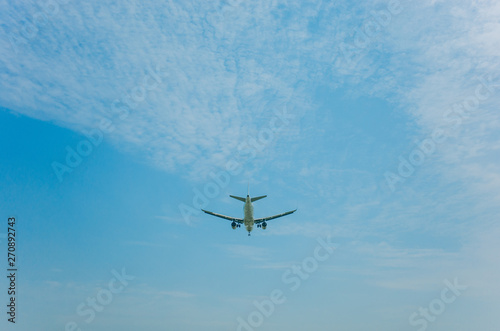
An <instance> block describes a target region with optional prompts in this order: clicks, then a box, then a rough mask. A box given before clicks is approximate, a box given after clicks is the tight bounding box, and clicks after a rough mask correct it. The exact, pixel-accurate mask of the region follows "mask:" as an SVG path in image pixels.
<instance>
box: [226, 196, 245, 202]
mask: <svg viewBox="0 0 500 331" xmlns="http://www.w3.org/2000/svg"><path fill="white" fill-rule="evenodd" d="M230 197H231V198H233V199H236V200H240V201H243V202H246V200H245V198H242V197H237V196H234V195H230Z"/></svg>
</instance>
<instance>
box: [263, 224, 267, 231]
mask: <svg viewBox="0 0 500 331" xmlns="http://www.w3.org/2000/svg"><path fill="white" fill-rule="evenodd" d="M266 227H267V223H266V222H264V223H262V230H265V229H266Z"/></svg>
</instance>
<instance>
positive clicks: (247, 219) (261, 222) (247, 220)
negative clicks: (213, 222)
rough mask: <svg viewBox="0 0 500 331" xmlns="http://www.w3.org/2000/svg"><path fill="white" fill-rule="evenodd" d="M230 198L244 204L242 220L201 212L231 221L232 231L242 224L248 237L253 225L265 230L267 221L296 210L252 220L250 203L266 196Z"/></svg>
mask: <svg viewBox="0 0 500 331" xmlns="http://www.w3.org/2000/svg"><path fill="white" fill-rule="evenodd" d="M230 197H231V198H233V199H236V200H240V201H242V202H244V203H245V205H244V206H243V212H244V217H243V219H241V218H236V217H231V216H225V215H221V214H216V213H212V212H211V211H208V210H204V209H202V211H203V212H204V213H207V214H209V215H213V216H217V217H220V218H224V219H226V220H229V221H232V222H231V227H232V228H233V230H234V229H236V228H239V227H240V226H241V224H244V225H245V227H246V229H247V231H248V235H249V236H250V232H251V231H252V229H253V226H254V225H257V227H258V228H262V230H265V229H266V227H267V221H269V220H272V219H275V218H278V217H283V216H286V215H290V214H292V213H294V212H295V211H296V210H297V209H295V210H291V211H287V212H286V213H282V214H278V215H273V216H268V217H262V218H256V219H254V218H253V205H252V202H254V201H257V200H260V199H263V198H265V197H267V195H262V196H260V197H255V198H251V197H250V195H249V194H248V193H247V197H246V198H242V197H238V196H234V195H230Z"/></svg>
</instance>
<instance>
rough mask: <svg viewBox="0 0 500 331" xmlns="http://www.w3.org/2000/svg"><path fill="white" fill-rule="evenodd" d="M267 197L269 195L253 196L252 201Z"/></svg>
mask: <svg viewBox="0 0 500 331" xmlns="http://www.w3.org/2000/svg"><path fill="white" fill-rule="evenodd" d="M265 197H267V195H262V196H260V197H255V198H252V199H250V201H252V202H254V201H257V200H260V199H264V198H265Z"/></svg>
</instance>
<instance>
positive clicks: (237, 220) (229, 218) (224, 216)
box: [202, 209, 243, 224]
mask: <svg viewBox="0 0 500 331" xmlns="http://www.w3.org/2000/svg"><path fill="white" fill-rule="evenodd" d="M202 211H203V212H205V213H207V214H210V215H213V216H217V217H220V218H223V219H226V220H230V221H233V222H236V223H240V224H242V223H243V219H241V218H236V217H230V216H226V215H221V214H216V213H212V212H211V211H208V210H204V209H202Z"/></svg>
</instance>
